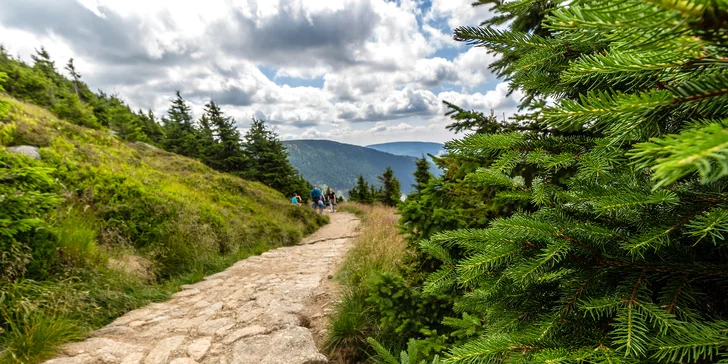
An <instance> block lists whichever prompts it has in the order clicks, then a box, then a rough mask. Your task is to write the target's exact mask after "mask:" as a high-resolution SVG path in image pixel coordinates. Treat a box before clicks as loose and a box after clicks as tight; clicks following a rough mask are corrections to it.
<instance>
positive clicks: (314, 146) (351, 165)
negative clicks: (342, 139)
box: [283, 140, 415, 194]
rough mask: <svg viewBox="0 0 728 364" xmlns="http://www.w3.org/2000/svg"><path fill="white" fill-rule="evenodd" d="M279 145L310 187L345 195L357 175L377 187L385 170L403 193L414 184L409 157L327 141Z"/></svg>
mask: <svg viewBox="0 0 728 364" xmlns="http://www.w3.org/2000/svg"><path fill="white" fill-rule="evenodd" d="M283 145H284V146H285V147H286V149H287V150H288V154H289V158H288V159H289V161H290V162H291V164H292V165H293V167H295V168H296V169H297V170H298V171H299V172H301V175H303V177H304V178H306V179H307V180H308V181H309V182H311V183H313V184H319V185H321V184H325V185H327V186H330V187H332V188H333V189H334V190H336V191H337V192H341V193H344V194H345V193H346V192H347V191H348V190H349V189H350V188H351V187H353V186H354V185H355V184H356V179H357V178H358V177H359V174H362V175H364V178H365V179H366V180H367V182H369V183H374V184H375V185H377V186H378V185H379V180H377V176H379V175H381V174H382V172H384V169H385V168H387V166H390V167H392V170H394V175H395V176H396V177H397V179H398V180H399V182H400V185H401V188H402V192H403V193H408V192H409V191H410V189H411V186H410V185H411V184H413V183H414V177H413V176H412V173H413V172H414V170H415V158H414V157H411V156H401V155H394V154H390V153H385V152H381V151H378V150H374V149H370V148H366V147H360V146H358V145H351V144H343V143H337V142H333V141H329V140H287V141H283ZM302 194H304V193H302ZM305 194H307V192H305Z"/></svg>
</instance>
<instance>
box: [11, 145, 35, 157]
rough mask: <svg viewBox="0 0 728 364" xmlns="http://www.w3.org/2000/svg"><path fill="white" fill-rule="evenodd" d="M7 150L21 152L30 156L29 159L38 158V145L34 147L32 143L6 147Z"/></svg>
mask: <svg viewBox="0 0 728 364" xmlns="http://www.w3.org/2000/svg"><path fill="white" fill-rule="evenodd" d="M8 151H9V152H11V153H15V154H22V155H24V156H26V157H30V158H31V159H35V160H39V159H40V153H39V152H38V147H34V146H32V145H19V146H17V147H8Z"/></svg>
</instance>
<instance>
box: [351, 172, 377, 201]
mask: <svg viewBox="0 0 728 364" xmlns="http://www.w3.org/2000/svg"><path fill="white" fill-rule="evenodd" d="M349 201H352V202H360V203H371V202H372V201H373V197H372V195H371V192H370V189H369V183H367V181H366V180H365V179H364V175H363V174H359V178H357V180H356V185H355V186H354V187H352V188H351V189H350V190H349Z"/></svg>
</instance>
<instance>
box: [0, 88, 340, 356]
mask: <svg viewBox="0 0 728 364" xmlns="http://www.w3.org/2000/svg"><path fill="white" fill-rule="evenodd" d="M0 100H1V101H3V102H8V103H10V104H11V105H12V107H11V108H10V112H9V114H8V115H7V118H6V119H5V121H7V125H3V130H6V129H7V130H11V132H8V133H7V138H5V137H4V139H6V140H3V143H4V144H5V143H7V144H9V145H14V144H19V143H22V142H25V141H28V140H40V141H41V142H39V144H41V145H43V147H42V148H40V154H41V156H42V158H41V160H38V161H35V160H31V159H29V158H27V157H25V156H21V155H17V154H13V153H10V152H8V151H7V150H6V149H4V148H0V166H1V167H0V204H2V208H0V237H1V238H0V244H3V245H2V246H0V253H1V255H0V259H2V262H1V263H2V264H0V267H2V271H0V313H1V314H0V350H2V354H0V355H12V356H13V357H15V356H17V357H19V358H21V359H12V358H11V359H7V360H16V361H19V362H27V363H34V362H38V361H40V360H42V359H43V358H44V357H46V356H47V354H48V353H49V352H52V351H53V350H54V348H55V347H56V346H57V345H58V344H61V343H63V342H65V341H67V340H73V339H74V338H77V337H79V335H81V336H82V335H83V334H85V332H86V331H88V330H91V329H94V328H98V327H100V326H103V325H105V324H107V323H108V322H110V321H111V320H113V319H114V318H115V317H118V316H119V315H122V314H124V313H125V312H127V311H129V310H131V309H135V308H137V307H140V306H142V305H145V304H147V303H149V302H150V301H158V300H164V299H167V298H168V297H169V295H170V294H171V293H173V292H175V291H176V290H177V289H178V288H179V286H180V285H181V284H185V283H190V282H194V281H196V280H200V279H202V277H204V276H205V275H208V274H211V273H214V272H218V271H220V270H222V269H225V268H227V267H228V266H229V265H230V264H232V263H234V262H235V261H238V260H240V259H244V258H245V257H247V256H249V255H251V254H259V253H262V252H263V251H265V250H267V249H270V248H272V247H277V246H282V245H291V244H295V243H296V242H297V241H299V240H300V239H301V238H302V237H303V236H304V235H306V234H310V233H312V232H313V231H315V230H316V229H317V228H318V227H319V226H321V225H323V224H325V223H326V222H327V219H326V218H324V217H320V216H317V215H315V214H314V213H313V212H311V211H310V210H308V209H300V208H296V207H295V206H290V204H289V203H288V201H286V199H285V197H284V196H283V195H281V194H280V193H279V192H276V191H275V190H272V189H270V188H268V187H265V186H263V185H261V184H259V183H256V182H250V181H245V180H242V179H240V178H237V177H234V176H231V175H229V174H224V173H219V172H215V171H214V170H212V169H210V168H208V167H206V166H205V165H203V164H202V163H200V162H198V161H195V160H192V159H188V158H184V157H181V156H178V155H175V154H172V153H168V152H165V151H162V150H159V149H157V148H153V147H149V146H147V145H142V144H138V143H133V144H131V143H126V142H124V141H122V140H120V139H119V138H117V137H114V136H111V135H109V134H108V133H107V132H106V131H96V130H93V129H88V128H84V127H81V126H78V125H75V124H71V123H68V122H66V121H62V120H59V119H57V118H56V117H54V116H53V115H51V114H50V113H49V112H48V111H45V110H43V109H40V108H38V107H36V106H33V105H29V104H24V103H22V102H20V101H17V100H15V99H11V98H7V97H0ZM60 196H63V199H61V198H60ZM6 358H8V357H2V359H3V362H5V359H6Z"/></svg>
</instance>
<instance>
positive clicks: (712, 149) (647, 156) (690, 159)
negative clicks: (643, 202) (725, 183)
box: [630, 123, 728, 189]
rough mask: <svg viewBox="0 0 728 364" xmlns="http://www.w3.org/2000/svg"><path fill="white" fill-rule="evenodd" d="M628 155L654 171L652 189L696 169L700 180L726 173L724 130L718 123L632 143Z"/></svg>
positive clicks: (727, 149) (727, 148) (727, 135)
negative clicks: (631, 148)
mask: <svg viewBox="0 0 728 364" xmlns="http://www.w3.org/2000/svg"><path fill="white" fill-rule="evenodd" d="M630 156H631V157H632V158H633V159H634V160H635V163H637V164H638V165H639V166H640V167H642V168H651V169H652V170H653V171H654V172H655V173H654V175H653V179H654V180H655V185H654V187H653V188H654V189H657V188H659V187H661V186H664V185H667V184H670V183H674V182H675V181H677V180H678V179H680V178H682V177H684V176H687V175H689V174H691V173H694V172H697V173H698V175H699V177H700V179H701V181H702V182H703V183H708V182H712V181H716V180H718V179H719V178H721V177H723V176H725V175H728V129H727V128H724V127H723V125H722V124H720V123H714V124H710V125H708V126H706V127H703V128H700V129H690V130H686V131H684V132H682V133H680V134H676V135H668V136H666V137H664V138H659V139H658V138H655V139H652V140H651V141H650V142H647V143H640V144H637V145H635V147H634V149H633V150H632V151H631V152H630Z"/></svg>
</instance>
